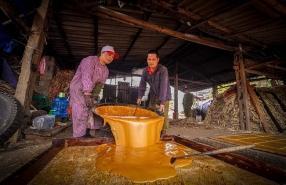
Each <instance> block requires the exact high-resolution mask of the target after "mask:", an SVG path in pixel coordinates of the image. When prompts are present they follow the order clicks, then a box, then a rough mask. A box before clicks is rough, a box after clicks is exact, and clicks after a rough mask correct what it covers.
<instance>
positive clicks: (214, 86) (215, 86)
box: [213, 84, 217, 100]
mask: <svg viewBox="0 0 286 185" xmlns="http://www.w3.org/2000/svg"><path fill="white" fill-rule="evenodd" d="M216 95H217V85H216V84H214V85H213V100H214V99H216Z"/></svg>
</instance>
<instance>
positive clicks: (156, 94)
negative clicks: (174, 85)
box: [137, 50, 171, 137]
mask: <svg viewBox="0 0 286 185" xmlns="http://www.w3.org/2000/svg"><path fill="white" fill-rule="evenodd" d="M159 60H160V59H159V53H158V52H157V51H156V50H150V51H149V52H148V55H147V63H148V66H147V67H145V68H144V69H143V72H142V76H141V80H140V84H139V87H138V99H137V103H138V104H140V103H141V101H142V97H143V96H144V93H145V90H146V85H147V83H148V84H149V85H150V92H149V93H150V101H149V105H148V108H150V109H153V110H156V109H158V110H159V111H160V112H164V125H163V129H162V131H161V137H163V136H164V135H166V129H168V128H169V117H168V112H169V100H171V87H170V82H169V75H168V69H167V68H166V67H165V66H163V65H161V64H159Z"/></svg>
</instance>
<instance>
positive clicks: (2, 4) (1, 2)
mask: <svg viewBox="0 0 286 185" xmlns="http://www.w3.org/2000/svg"><path fill="white" fill-rule="evenodd" d="M0 8H1V10H2V11H3V12H4V13H5V14H6V15H7V17H9V19H11V21H12V22H13V23H14V24H15V25H16V27H17V28H19V29H20V30H21V31H22V32H23V33H25V34H26V33H29V31H30V28H29V27H28V26H26V24H25V23H24V22H23V21H22V19H21V18H20V17H19V15H17V13H16V12H15V10H14V9H13V7H12V6H11V5H10V4H9V3H8V2H6V1H5V0H0Z"/></svg>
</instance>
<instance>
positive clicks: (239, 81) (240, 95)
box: [233, 45, 251, 131]
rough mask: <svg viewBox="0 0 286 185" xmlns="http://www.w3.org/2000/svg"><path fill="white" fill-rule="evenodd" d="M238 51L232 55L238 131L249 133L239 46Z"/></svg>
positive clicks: (243, 74) (247, 106) (246, 98)
mask: <svg viewBox="0 0 286 185" xmlns="http://www.w3.org/2000/svg"><path fill="white" fill-rule="evenodd" d="M239 49H240V51H238V52H236V53H235V55H234V61H233V64H234V69H235V76H236V85H237V100H238V106H239V122H240V129H241V130H246V131H251V127H250V116H249V105H248V99H249V97H248V93H247V84H246V75H245V70H244V59H243V55H242V49H241V45H240V46H239Z"/></svg>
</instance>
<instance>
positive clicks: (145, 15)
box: [117, 11, 152, 70]
mask: <svg viewBox="0 0 286 185" xmlns="http://www.w3.org/2000/svg"><path fill="white" fill-rule="evenodd" d="M151 14H152V12H147V11H144V16H143V19H142V20H143V21H146V22H148V20H149V18H150V17H151ZM142 31H143V28H139V30H138V32H137V33H136V35H135V37H134V39H133V41H132V42H131V44H130V46H129V48H128V49H127V52H126V53H125V55H124V57H123V61H122V62H121V63H120V64H119V66H118V68H117V70H119V69H120V67H121V65H122V64H123V62H124V61H125V59H126V57H127V55H128V54H129V52H130V51H131V49H132V48H133V46H134V44H135V42H136V41H137V40H138V38H139V37H140V35H141V33H142ZM142 63H143V62H142Z"/></svg>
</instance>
